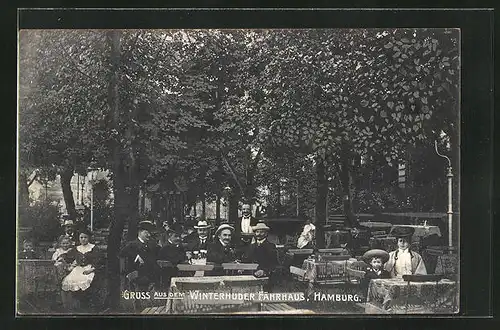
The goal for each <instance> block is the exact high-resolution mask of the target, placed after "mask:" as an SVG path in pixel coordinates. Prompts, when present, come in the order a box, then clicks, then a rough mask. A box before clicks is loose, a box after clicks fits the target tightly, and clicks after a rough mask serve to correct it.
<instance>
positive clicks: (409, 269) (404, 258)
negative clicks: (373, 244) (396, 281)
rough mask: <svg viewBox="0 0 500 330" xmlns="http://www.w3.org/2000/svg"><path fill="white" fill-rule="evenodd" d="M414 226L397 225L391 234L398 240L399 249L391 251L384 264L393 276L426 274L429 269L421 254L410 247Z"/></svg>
mask: <svg viewBox="0 0 500 330" xmlns="http://www.w3.org/2000/svg"><path fill="white" fill-rule="evenodd" d="M414 232H415V229H414V228H412V227H403V226H401V227H399V226H398V227H395V228H394V229H393V230H392V231H391V233H390V235H391V236H394V237H396V238H397V240H398V249H397V250H395V251H392V252H390V253H389V261H387V263H386V264H385V266H384V269H385V270H387V271H388V272H389V273H390V274H391V277H402V276H403V275H426V274H427V269H426V268H425V264H424V262H423V260H422V257H421V256H420V254H418V253H417V252H415V251H412V250H411V249H410V243H411V237H412V235H413V233H414Z"/></svg>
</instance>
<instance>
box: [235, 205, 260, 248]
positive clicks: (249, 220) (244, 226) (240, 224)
mask: <svg viewBox="0 0 500 330" xmlns="http://www.w3.org/2000/svg"><path fill="white" fill-rule="evenodd" d="M255 225H257V219H255V218H254V217H252V208H251V207H250V204H246V203H245V204H243V205H242V206H241V218H239V219H238V220H236V223H235V226H234V228H235V237H234V238H235V241H236V242H238V241H239V240H240V237H241V233H246V234H252V233H253V230H252V227H253V226H255Z"/></svg>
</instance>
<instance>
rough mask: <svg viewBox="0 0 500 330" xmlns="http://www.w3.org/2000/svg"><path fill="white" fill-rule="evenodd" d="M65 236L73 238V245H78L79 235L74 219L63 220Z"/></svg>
mask: <svg viewBox="0 0 500 330" xmlns="http://www.w3.org/2000/svg"><path fill="white" fill-rule="evenodd" d="M63 230H64V234H63V235H64V236H65V237H67V238H69V239H70V240H71V244H72V245H76V243H77V241H78V237H77V234H76V231H75V223H74V222H73V220H70V219H67V220H64V222H63Z"/></svg>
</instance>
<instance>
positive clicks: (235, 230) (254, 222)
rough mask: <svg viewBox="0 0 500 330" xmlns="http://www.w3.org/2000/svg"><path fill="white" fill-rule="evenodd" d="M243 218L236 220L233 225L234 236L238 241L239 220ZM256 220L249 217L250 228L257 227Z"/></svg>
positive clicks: (239, 231) (239, 232)
mask: <svg viewBox="0 0 500 330" xmlns="http://www.w3.org/2000/svg"><path fill="white" fill-rule="evenodd" d="M242 219H243V218H238V220H236V223H235V224H234V234H235V236H236V237H235V238H237V239H239V237H240V234H241V220H242ZM257 222H258V221H257V219H255V218H254V217H250V226H256V225H257Z"/></svg>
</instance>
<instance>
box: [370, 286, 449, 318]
mask: <svg viewBox="0 0 500 330" xmlns="http://www.w3.org/2000/svg"><path fill="white" fill-rule="evenodd" d="M457 298H458V295H457V283H456V282H454V281H450V280H446V279H442V280H441V281H439V282H406V281H404V280H403V279H395V278H394V279H373V280H371V281H370V285H369V288H368V296H367V301H366V307H365V313H366V314H435V313H444V314H451V313H454V312H457V311H458V304H457V301H458V299H457Z"/></svg>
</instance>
